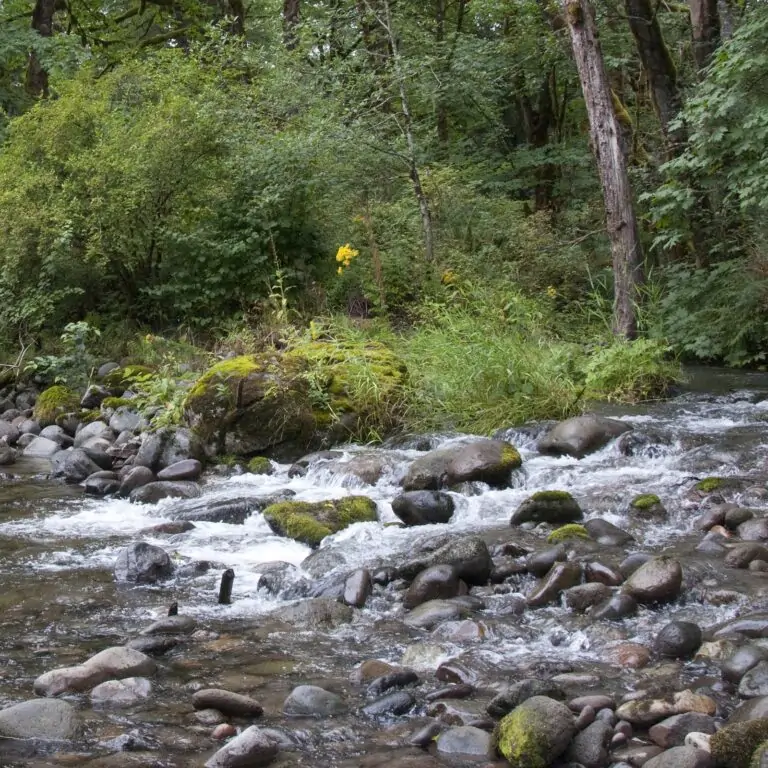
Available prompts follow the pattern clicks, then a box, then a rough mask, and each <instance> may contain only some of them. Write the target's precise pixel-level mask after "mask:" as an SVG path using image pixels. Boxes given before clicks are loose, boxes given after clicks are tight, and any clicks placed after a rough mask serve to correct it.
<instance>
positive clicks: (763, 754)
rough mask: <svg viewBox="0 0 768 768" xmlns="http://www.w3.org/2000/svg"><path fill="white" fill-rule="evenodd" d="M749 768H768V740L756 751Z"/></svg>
mask: <svg viewBox="0 0 768 768" xmlns="http://www.w3.org/2000/svg"><path fill="white" fill-rule="evenodd" d="M749 768H768V740H766V741H764V742H763V743H762V744H760V746H759V747H758V748H757V749H756V750H755V751H754V753H753V755H752V760H751V761H750V764H749Z"/></svg>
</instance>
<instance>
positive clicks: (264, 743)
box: [205, 725, 279, 768]
mask: <svg viewBox="0 0 768 768" xmlns="http://www.w3.org/2000/svg"><path fill="white" fill-rule="evenodd" d="M278 752H279V747H278V745H277V741H276V740H275V739H274V738H273V737H272V736H271V735H270V734H268V733H265V732H263V731H262V730H261V729H259V728H257V727H256V726H255V725H252V726H250V727H249V728H246V729H245V730H244V731H243V732H242V733H241V734H240V735H239V736H235V738H234V739H232V740H231V741H228V742H227V743H226V744H225V745H224V746H223V747H222V748H221V749H220V750H219V751H218V752H216V754H214V755H213V757H211V758H210V760H208V761H207V762H206V763H205V768H260V766H263V765H269V764H270V763H271V762H272V761H273V760H274V759H275V758H276V757H277V754H278Z"/></svg>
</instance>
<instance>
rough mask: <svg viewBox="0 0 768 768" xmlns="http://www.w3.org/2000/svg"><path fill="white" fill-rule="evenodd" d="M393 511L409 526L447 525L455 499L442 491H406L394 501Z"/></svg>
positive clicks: (451, 515)
mask: <svg viewBox="0 0 768 768" xmlns="http://www.w3.org/2000/svg"><path fill="white" fill-rule="evenodd" d="M392 511H393V512H394V513H395V514H396V515H397V516H398V517H399V518H400V519H401V520H402V521H403V523H405V525H407V526H414V525H432V524H435V523H447V522H449V521H450V519H451V517H453V499H452V498H451V497H450V496H449V495H448V494H447V493H443V492H442V491H406V492H405V493H401V494H400V495H399V496H397V497H395V498H394V499H393V500H392Z"/></svg>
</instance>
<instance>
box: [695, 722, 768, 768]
mask: <svg viewBox="0 0 768 768" xmlns="http://www.w3.org/2000/svg"><path fill="white" fill-rule="evenodd" d="M766 739H768V718H763V719H760V720H749V721H747V722H742V723H733V724H730V723H729V724H728V725H726V726H725V727H724V728H721V729H720V730H719V731H718V732H717V733H715V734H714V735H713V736H712V738H711V739H710V741H709V746H710V749H711V753H712V758H713V759H714V760H715V762H716V763H717V765H718V766H722V768H749V766H750V761H751V759H752V755H753V754H754V753H755V751H756V750H757V748H758V747H759V746H760V745H761V744H762V742H764V741H765V740H766Z"/></svg>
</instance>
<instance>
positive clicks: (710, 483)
mask: <svg viewBox="0 0 768 768" xmlns="http://www.w3.org/2000/svg"><path fill="white" fill-rule="evenodd" d="M723 485H724V481H723V478H722V477H705V478H704V479H703V480H699V482H698V483H696V485H695V486H694V488H695V489H696V490H697V491H699V493H713V492H714V491H719V490H720V489H721V488H722V487H723Z"/></svg>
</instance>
